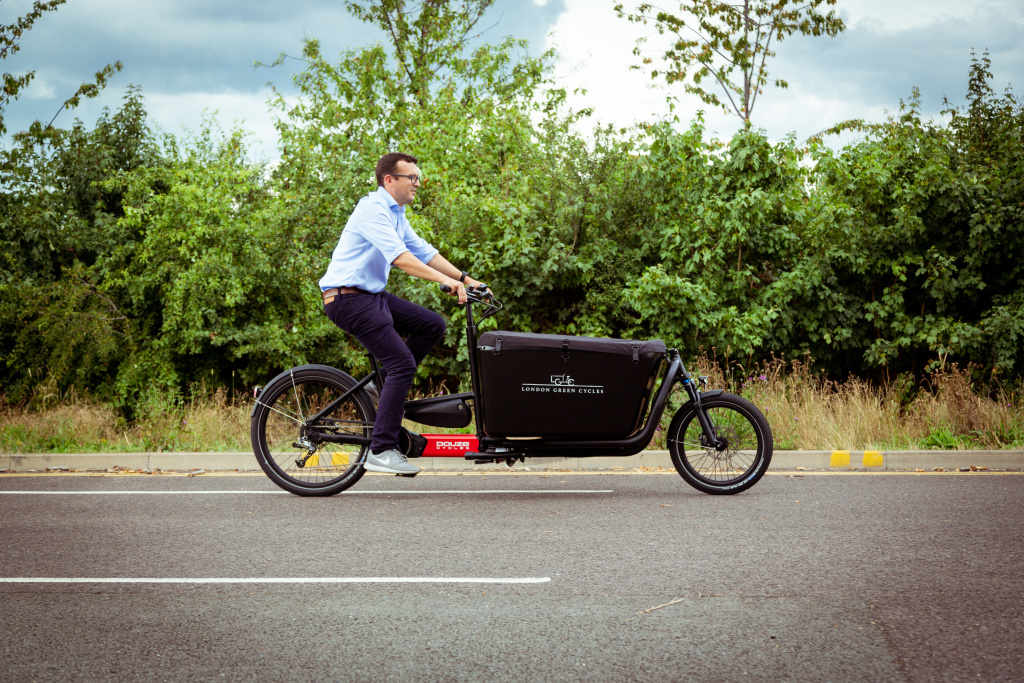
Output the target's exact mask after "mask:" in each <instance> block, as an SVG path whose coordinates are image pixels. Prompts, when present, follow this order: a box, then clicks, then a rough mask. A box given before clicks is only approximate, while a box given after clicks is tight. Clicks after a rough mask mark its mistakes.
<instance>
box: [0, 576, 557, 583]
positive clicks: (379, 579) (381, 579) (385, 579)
mask: <svg viewBox="0 0 1024 683" xmlns="http://www.w3.org/2000/svg"><path fill="white" fill-rule="evenodd" d="M549 581H551V577H550V576H542V577H537V578H525V579H503V578H480V577H465V576H462V577H418V576H358V577H341V578H334V577H310V578H291V577H284V578H250V577H243V578H200V579H180V578H120V577H84V578H74V577H53V578H51V577H39V576H24V577H0V583H548V582H549Z"/></svg>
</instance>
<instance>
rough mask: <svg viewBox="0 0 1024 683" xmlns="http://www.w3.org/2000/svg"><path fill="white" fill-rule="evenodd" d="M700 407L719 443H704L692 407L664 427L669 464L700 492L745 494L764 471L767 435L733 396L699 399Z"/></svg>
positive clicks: (764, 424)
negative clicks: (717, 444)
mask: <svg viewBox="0 0 1024 683" xmlns="http://www.w3.org/2000/svg"><path fill="white" fill-rule="evenodd" d="M701 405H702V406H703V407H704V410H705V412H706V413H707V416H708V419H709V420H710V422H711V426H712V428H713V429H714V431H715V434H716V435H717V436H718V438H719V440H720V442H721V443H720V445H719V446H718V447H715V446H712V445H710V444H709V443H708V439H707V438H706V437H705V436H704V433H703V430H702V429H701V426H700V421H699V420H698V419H697V411H696V408H695V406H694V405H693V404H692V403H688V404H687V405H685V406H683V407H682V408H681V409H680V410H679V412H678V413H676V416H675V417H674V418H673V419H672V424H671V425H669V428H668V450H669V454H670V455H671V456H672V464H673V465H675V468H676V471H677V472H679V474H680V476H682V478H683V479H685V480H686V483H687V484H689V485H690V486H692V487H694V488H695V489H697V490H699V491H703V492H704V493H712V494H731V493H739V492H740V491H746V490H747V489H749V488H750V487H751V486H753V485H754V484H756V483H757V482H758V480H759V479H760V478H761V477H762V476H764V473H765V472H766V471H767V470H768V464H769V463H770V462H771V460H772V430H771V427H769V426H768V420H766V419H765V417H764V415H762V414H761V411H760V410H758V409H757V406H755V405H754V404H753V403H751V402H750V401H748V400H747V399H745V398H741V397H739V396H736V395H734V394H729V393H721V394H718V395H717V396H713V397H710V398H706V399H703V400H702V401H701Z"/></svg>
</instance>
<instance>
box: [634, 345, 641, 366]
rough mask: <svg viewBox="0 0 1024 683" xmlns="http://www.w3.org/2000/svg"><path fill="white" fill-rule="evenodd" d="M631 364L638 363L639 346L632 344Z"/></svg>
mask: <svg viewBox="0 0 1024 683" xmlns="http://www.w3.org/2000/svg"><path fill="white" fill-rule="evenodd" d="M633 365H640V346H639V345H638V344H633Z"/></svg>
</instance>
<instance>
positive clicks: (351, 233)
mask: <svg viewBox="0 0 1024 683" xmlns="http://www.w3.org/2000/svg"><path fill="white" fill-rule="evenodd" d="M407 251H408V252H412V255H413V256H415V257H416V258H418V259H419V260H420V261H422V262H423V263H428V262H429V261H430V259H432V258H434V257H435V256H437V254H438V251H437V249H435V248H434V247H432V246H431V245H430V244H429V243H428V242H427V241H426V240H424V239H423V238H421V237H420V236H419V235H417V234H416V232H415V231H414V230H413V229H412V226H411V225H409V219H408V218H406V217H405V207H404V206H399V205H398V202H396V201H395V198H394V197H392V196H391V194H390V193H389V192H388V191H387V190H385V189H384V188H383V187H378V188H377V191H376V192H371V193H370V194H368V195H366V196H365V197H363V198H362V199H360V200H359V203H358V204H356V208H355V211H353V212H352V215H351V216H350V217H349V219H348V223H346V224H345V229H344V230H342V231H341V239H339V240H338V246H337V247H335V248H334V254H333V255H332V256H331V264H330V265H329V266H327V272H326V273H325V274H324V276H323V277H322V278H320V291H323V290H325V289H330V288H331V287H358V288H359V289H362V290H365V291H367V292H372V293H374V294H376V293H377V292H380V291H382V290H383V289H384V288H385V287H387V285H388V273H390V272H391V264H392V262H393V261H394V260H395V259H396V258H398V257H399V256H401V255H402V254H404V253H405V252H407Z"/></svg>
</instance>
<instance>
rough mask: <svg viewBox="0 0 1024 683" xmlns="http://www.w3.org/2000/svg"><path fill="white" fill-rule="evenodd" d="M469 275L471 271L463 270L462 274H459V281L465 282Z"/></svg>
mask: <svg viewBox="0 0 1024 683" xmlns="http://www.w3.org/2000/svg"><path fill="white" fill-rule="evenodd" d="M467 277H469V273H467V272H466V271H462V275H460V276H459V282H461V283H463V284H465V283H466V278H467Z"/></svg>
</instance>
